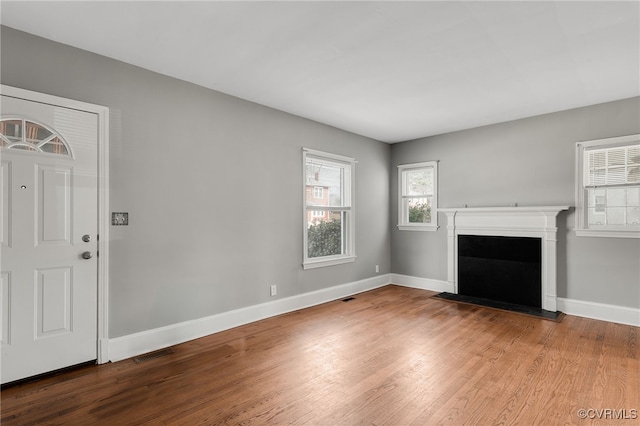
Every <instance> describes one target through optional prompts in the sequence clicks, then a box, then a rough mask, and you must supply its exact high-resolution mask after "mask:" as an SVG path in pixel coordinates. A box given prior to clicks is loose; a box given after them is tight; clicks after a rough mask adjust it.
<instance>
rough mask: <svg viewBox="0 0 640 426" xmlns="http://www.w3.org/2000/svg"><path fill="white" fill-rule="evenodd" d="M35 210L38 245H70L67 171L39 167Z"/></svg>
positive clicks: (69, 202) (69, 191)
mask: <svg viewBox="0 0 640 426" xmlns="http://www.w3.org/2000/svg"><path fill="white" fill-rule="evenodd" d="M37 169H38V188H37V194H38V195H37V197H36V202H37V203H38V205H37V206H36V211H37V219H36V227H37V228H38V231H37V235H38V237H37V240H38V243H39V244H70V243H71V240H70V238H71V236H70V231H71V223H70V222H71V196H72V195H71V192H72V191H73V187H72V185H71V175H72V171H71V169H70V168H69V167H65V168H61V167H57V168H55V167H47V166H42V165H38V166H37Z"/></svg>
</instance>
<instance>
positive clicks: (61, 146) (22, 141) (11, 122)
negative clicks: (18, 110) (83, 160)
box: [0, 118, 70, 156]
mask: <svg viewBox="0 0 640 426" xmlns="http://www.w3.org/2000/svg"><path fill="white" fill-rule="evenodd" d="M0 148H2V149H16V150H23V151H32V152H45V153H50V154H61V155H66V156H70V150H69V148H68V146H67V143H66V142H65V141H64V140H63V139H62V136H60V135H58V134H56V133H55V132H54V131H53V130H50V129H48V128H47V127H45V126H43V125H41V124H38V123H36V122H33V121H29V120H24V119H21V118H3V119H1V120H0Z"/></svg>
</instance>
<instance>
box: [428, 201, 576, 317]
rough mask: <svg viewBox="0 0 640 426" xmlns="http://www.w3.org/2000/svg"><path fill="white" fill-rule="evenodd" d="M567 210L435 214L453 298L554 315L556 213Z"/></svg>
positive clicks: (471, 210) (512, 209)
mask: <svg viewBox="0 0 640 426" xmlns="http://www.w3.org/2000/svg"><path fill="white" fill-rule="evenodd" d="M568 209H569V207H568V206H550V207H547V206H544V207H476V208H453V209H452V208H446V209H438V211H440V212H443V213H445V214H446V215H447V236H448V255H447V257H448V271H447V280H448V282H449V284H450V285H451V287H452V288H453V292H454V293H458V294H464V295H469V296H474V297H481V298H485V299H491V300H496V301H500V302H507V303H513V304H518V305H524V306H531V307H537V308H542V309H543V310H547V311H552V312H555V311H557V300H556V299H557V293H556V287H557V283H556V262H557V260H556V246H557V227H556V218H557V215H558V213H560V212H561V211H563V210H568Z"/></svg>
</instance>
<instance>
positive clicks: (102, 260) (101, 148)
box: [0, 84, 109, 364]
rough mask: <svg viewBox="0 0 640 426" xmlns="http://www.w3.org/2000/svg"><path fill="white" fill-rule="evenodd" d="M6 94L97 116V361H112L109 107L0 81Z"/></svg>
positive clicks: (0, 91)
mask: <svg viewBox="0 0 640 426" xmlns="http://www.w3.org/2000/svg"><path fill="white" fill-rule="evenodd" d="M0 94H2V95H4V96H9V97H14V98H19V99H24V100H27V101H33V102H39V103H43V104H49V105H53V106H59V107H63V108H69V109H75V110H79V111H85V112H88V113H92V114H96V116H97V117H98V135H97V136H98V159H97V160H98V164H97V166H98V188H97V189H98V217H97V220H98V239H97V240H98V241H97V243H98V256H97V263H98V276H97V285H98V300H97V308H98V312H97V313H96V314H97V320H98V330H97V342H96V354H97V360H98V364H104V363H106V362H108V361H109V108H107V107H105V106H101V105H95V104H90V103H87V102H82V101H76V100H72V99H67V98H62V97H59V96H53V95H48V94H45V93H39V92H34V91H31V90H26V89H21V88H18V87H13V86H7V85H4V84H0Z"/></svg>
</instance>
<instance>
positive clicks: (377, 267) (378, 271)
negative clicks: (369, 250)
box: [376, 265, 380, 274]
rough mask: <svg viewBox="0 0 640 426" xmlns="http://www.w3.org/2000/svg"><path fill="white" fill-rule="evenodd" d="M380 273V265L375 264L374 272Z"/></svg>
mask: <svg viewBox="0 0 640 426" xmlns="http://www.w3.org/2000/svg"><path fill="white" fill-rule="evenodd" d="M378 273H380V265H376V274H378Z"/></svg>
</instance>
